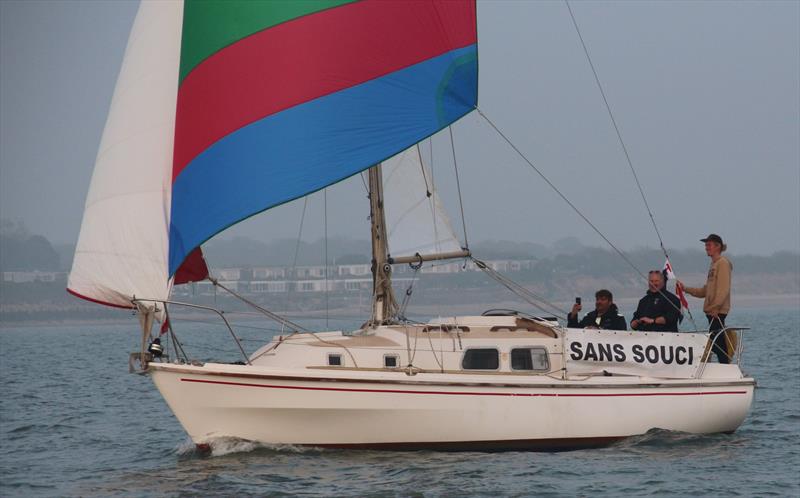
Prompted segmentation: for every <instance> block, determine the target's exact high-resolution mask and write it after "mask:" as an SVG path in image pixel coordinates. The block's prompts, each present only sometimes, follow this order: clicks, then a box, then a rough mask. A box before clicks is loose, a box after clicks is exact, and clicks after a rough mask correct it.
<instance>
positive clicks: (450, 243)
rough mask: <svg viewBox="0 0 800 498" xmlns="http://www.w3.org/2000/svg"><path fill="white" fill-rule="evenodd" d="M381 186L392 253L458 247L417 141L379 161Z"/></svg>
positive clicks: (426, 252)
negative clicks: (389, 157)
mask: <svg viewBox="0 0 800 498" xmlns="http://www.w3.org/2000/svg"><path fill="white" fill-rule="evenodd" d="M383 189H384V190H383V202H384V209H385V212H386V228H387V232H388V239H389V253H390V254H391V256H392V257H400V256H413V255H415V254H417V253H419V254H422V255H432V254H441V253H453V252H459V251H461V243H460V242H459V240H458V237H457V236H456V234H455V231H454V230H453V227H452V226H451V224H450V218H449V217H448V216H447V213H446V212H445V210H444V207H443V206H442V203H441V201H440V200H439V196H438V195H437V194H436V191H435V190H434V186H433V181H432V176H431V174H430V171H429V170H428V168H426V167H425V165H424V164H423V163H422V160H421V157H420V152H419V146H418V145H415V146H413V147H410V148H408V149H406V150H404V151H403V152H401V153H400V154H397V155H396V156H394V157H392V158H391V159H388V160H387V161H384V162H383ZM429 194H430V195H429Z"/></svg>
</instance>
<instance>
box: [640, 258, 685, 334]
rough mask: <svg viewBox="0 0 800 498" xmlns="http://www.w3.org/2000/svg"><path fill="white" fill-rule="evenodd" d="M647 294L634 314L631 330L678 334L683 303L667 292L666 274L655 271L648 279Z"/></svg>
mask: <svg viewBox="0 0 800 498" xmlns="http://www.w3.org/2000/svg"><path fill="white" fill-rule="evenodd" d="M647 286H648V289H647V294H645V296H644V297H643V298H642V299H640V300H639V306H638V307H637V308H636V312H634V314H633V320H631V328H632V329H633V330H641V331H642V332H677V331H678V322H679V321H680V320H681V318H683V316H682V315H681V311H680V310H681V301H680V299H678V296H676V295H675V294H673V293H671V292H670V291H668V290H667V288H666V286H665V281H664V274H663V273H662V272H661V271H659V270H653V271H651V272H650V275H648V277H647Z"/></svg>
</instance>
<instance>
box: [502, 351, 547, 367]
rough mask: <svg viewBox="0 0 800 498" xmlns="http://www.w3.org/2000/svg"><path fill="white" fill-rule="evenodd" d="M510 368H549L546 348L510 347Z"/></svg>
mask: <svg viewBox="0 0 800 498" xmlns="http://www.w3.org/2000/svg"><path fill="white" fill-rule="evenodd" d="M511 370H543V371H545V372H546V371H548V370H550V360H549V359H548V358H547V350H546V349H545V348H542V347H536V348H516V349H512V350H511Z"/></svg>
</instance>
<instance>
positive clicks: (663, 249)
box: [564, 0, 697, 328]
mask: <svg viewBox="0 0 800 498" xmlns="http://www.w3.org/2000/svg"><path fill="white" fill-rule="evenodd" d="M564 3H565V4H566V5H567V10H568V11H569V17H570V18H571V19H572V25H573V26H575V32H576V33H577V34H578V39H579V40H580V42H581V47H583V53H584V54H586V60H587V61H588V62H589V67H590V68H591V69H592V74H593V75H594V81H595V83H597V88H598V90H600V95H601V96H602V97H603V103H604V104H605V106H606V110H607V111H608V117H609V118H610V119H611V124H612V125H613V126H614V131H615V132H616V134H617V139H618V140H619V145H620V146H621V147H622V152H624V153H625V160H626V161H627V162H628V167H629V168H630V170H631V174H632V175H633V179H634V180H635V181H636V187H637V188H638V189H639V194H640V195H641V197H642V202H643V203H644V207H645V209H647V214H648V216H649V217H650V223H652V225H653V230H655V232H656V236H657V237H658V243H659V245H660V246H661V252H663V253H664V257H665V258H666V259H667V261H669V254H668V253H667V248H666V247H665V246H664V239H663V238H662V237H661V231H660V230H659V229H658V225H657V224H656V219H655V216H653V211H652V209H650V203H649V202H647V196H645V195H644V188H642V183H641V182H640V181H639V175H637V174H636V169H635V168H634V167H633V161H631V156H630V154H629V153H628V147H627V146H625V141H624V140H623V139H622V133H621V132H620V131H619V126H617V120H616V119H615V118H614V113H613V112H612V111H611V104H609V103H608V98H607V97H606V92H605V90H603V85H602V84H601V83H600V76H599V75H598V74H597V69H595V67H594V63H593V62H592V57H591V56H590V55H589V49H588V47H587V46H586V42H584V40H583V35H582V34H581V30H580V28H579V27H578V21H577V20H576V19H575V13H574V12H572V6H571V5H570V4H569V0H564ZM665 278H666V275H665ZM662 295H663V293H662ZM664 297H666V296H664ZM667 302H670V304H672V303H671V301H670V300H669V299H667ZM678 311H679V312H680V311H681V309H680V307H678ZM686 311H687V313H688V314H689V319H690V320H691V322H692V325H694V327H695V328H697V324H696V323H695V321H694V317H693V316H692V312H691V310H689V308H686Z"/></svg>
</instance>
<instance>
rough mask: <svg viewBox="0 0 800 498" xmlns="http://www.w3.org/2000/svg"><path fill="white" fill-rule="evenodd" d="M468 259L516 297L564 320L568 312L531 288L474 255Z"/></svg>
mask: <svg viewBox="0 0 800 498" xmlns="http://www.w3.org/2000/svg"><path fill="white" fill-rule="evenodd" d="M470 259H471V260H472V262H473V263H475V266H477V267H478V268H479V269H480V270H482V271H483V272H484V273H486V274H487V275H489V277H491V278H492V279H494V280H495V281H496V282H497V283H499V284H500V285H502V286H503V287H505V288H506V289H508V290H510V291H511V292H512V293H514V294H516V295H517V296H518V297H520V298H522V299H523V300H524V301H526V302H527V303H528V304H530V305H532V306H534V307H536V308H538V309H539V310H541V311H543V312H545V313H552V314H553V315H555V316H556V317H557V318H561V319H564V320H566V318H567V314H568V313H569V312H568V311H566V310H564V309H562V308H560V307H558V306H557V305H555V304H553V303H551V302H550V301H548V300H547V299H545V298H544V297H542V296H540V295H538V294H536V293H535V292H533V291H532V290H530V289H528V288H526V287H523V286H522V285H520V284H518V283H517V282H514V281H513V280H511V279H510V278H508V277H506V276H505V275H503V274H501V273H500V272H498V271H497V270H495V269H494V268H492V267H491V266H489V265H487V264H486V263H485V262H483V261H481V260H479V259H477V258H474V257H470ZM547 308H550V309H547ZM554 311H555V312H554Z"/></svg>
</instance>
